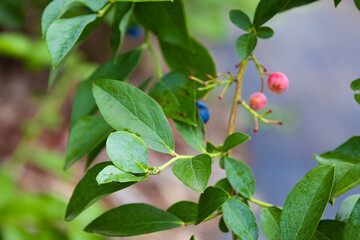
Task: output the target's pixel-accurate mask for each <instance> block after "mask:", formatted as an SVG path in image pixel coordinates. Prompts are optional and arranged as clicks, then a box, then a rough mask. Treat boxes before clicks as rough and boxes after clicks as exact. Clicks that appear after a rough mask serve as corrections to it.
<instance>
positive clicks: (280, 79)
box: [267, 72, 289, 94]
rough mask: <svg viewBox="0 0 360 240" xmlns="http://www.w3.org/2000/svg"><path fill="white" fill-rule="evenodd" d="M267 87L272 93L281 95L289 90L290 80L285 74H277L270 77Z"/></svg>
mask: <svg viewBox="0 0 360 240" xmlns="http://www.w3.org/2000/svg"><path fill="white" fill-rule="evenodd" d="M267 85H268V88H269V90H270V91H271V92H272V93H275V94H281V93H283V92H285V91H286V90H287V89H288V87H289V80H288V78H287V77H286V75H285V74H283V73H281V72H275V73H272V74H270V75H269V78H268V81H267Z"/></svg>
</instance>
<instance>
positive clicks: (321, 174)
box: [280, 165, 334, 240]
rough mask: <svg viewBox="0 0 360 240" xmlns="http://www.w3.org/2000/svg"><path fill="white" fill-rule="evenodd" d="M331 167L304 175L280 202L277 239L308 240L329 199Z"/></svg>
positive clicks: (314, 170)
mask: <svg viewBox="0 0 360 240" xmlns="http://www.w3.org/2000/svg"><path fill="white" fill-rule="evenodd" d="M333 181H334V167H333V166H331V165H325V166H319V167H316V168H314V169H312V170H311V171H310V172H309V173H307V174H306V175H305V177H304V178H302V179H301V180H300V181H299V182H298V183H297V184H296V185H295V187H294V188H293V190H292V191H291V192H290V194H289V195H288V197H287V198H286V201H285V203H284V207H283V212H282V215H281V223H280V239H298V240H300V239H304V240H307V239H310V238H311V236H312V235H313V234H314V232H315V230H316V226H317V224H318V223H319V221H320V218H321V216H322V215H323V213H324V210H325V208H326V204H327V202H328V201H329V199H330V194H331V189H332V186H333Z"/></svg>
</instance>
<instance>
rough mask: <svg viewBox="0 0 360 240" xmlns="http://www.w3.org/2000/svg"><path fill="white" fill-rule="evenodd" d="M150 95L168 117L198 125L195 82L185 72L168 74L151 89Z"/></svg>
mask: <svg viewBox="0 0 360 240" xmlns="http://www.w3.org/2000/svg"><path fill="white" fill-rule="evenodd" d="M149 95H150V96H151V97H152V98H153V99H155V101H157V102H158V104H159V105H160V106H161V107H162V109H163V111H164V113H165V115H166V116H167V117H169V118H172V119H175V120H177V121H180V122H184V123H187V124H191V125H194V126H195V125H196V106H195V98H196V97H195V82H194V81H192V80H190V79H189V77H188V75H187V74H186V73H185V72H179V71H175V72H170V73H168V74H166V75H165V76H164V77H162V78H161V81H159V82H158V83H156V84H155V85H154V86H153V87H152V88H151V90H150V92H149Z"/></svg>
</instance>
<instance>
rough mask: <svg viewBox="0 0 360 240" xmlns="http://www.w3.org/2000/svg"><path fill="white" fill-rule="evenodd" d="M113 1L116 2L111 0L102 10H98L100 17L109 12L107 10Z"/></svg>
mask: <svg viewBox="0 0 360 240" xmlns="http://www.w3.org/2000/svg"><path fill="white" fill-rule="evenodd" d="M113 3H114V2H113V1H109V3H107V4H106V5H105V7H103V8H102V9H101V10H99V11H98V13H97V17H99V18H100V17H102V16H104V15H105V14H106V13H107V11H108V10H109V9H110V8H111V6H112V5H113Z"/></svg>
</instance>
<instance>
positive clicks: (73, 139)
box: [64, 116, 113, 169]
mask: <svg viewBox="0 0 360 240" xmlns="http://www.w3.org/2000/svg"><path fill="white" fill-rule="evenodd" d="M112 130H113V129H112V127H110V126H109V124H107V123H106V122H105V120H104V118H103V117H102V116H84V117H82V118H81V119H80V120H79V121H78V122H77V123H76V124H75V126H74V127H73V128H72V129H71V130H70V136H69V142H68V147H67V149H66V156H65V165H64V169H67V168H68V167H70V166H71V165H72V164H74V163H75V162H77V161H78V160H79V159H81V158H82V157H84V156H85V155H86V154H88V153H90V152H91V151H93V150H94V149H96V147H98V146H99V145H100V144H101V143H102V142H103V141H104V140H105V139H106V138H107V136H109V134H110V133H111V132H112Z"/></svg>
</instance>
